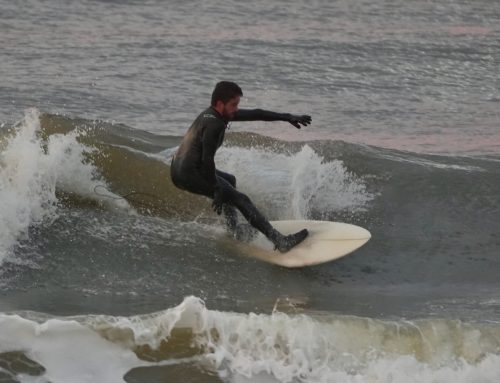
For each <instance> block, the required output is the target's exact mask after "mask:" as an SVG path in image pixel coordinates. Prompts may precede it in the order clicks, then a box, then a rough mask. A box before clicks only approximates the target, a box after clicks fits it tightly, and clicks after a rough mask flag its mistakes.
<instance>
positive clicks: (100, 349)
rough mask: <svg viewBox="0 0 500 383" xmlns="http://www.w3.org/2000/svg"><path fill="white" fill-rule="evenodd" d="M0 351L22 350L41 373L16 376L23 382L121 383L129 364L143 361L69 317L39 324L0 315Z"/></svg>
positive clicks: (129, 366)
mask: <svg viewBox="0 0 500 383" xmlns="http://www.w3.org/2000/svg"><path fill="white" fill-rule="evenodd" d="M0 329H1V330H0V352H4V351H12V350H16V351H18V350H22V351H24V352H25V353H26V355H27V356H28V357H29V358H30V359H32V360H34V361H36V362H37V363H39V364H40V365H42V366H43V367H44V368H45V370H46V371H45V373H44V374H43V375H42V376H38V377H36V380H35V378H34V377H29V376H18V377H17V378H19V379H20V380H21V381H22V382H23V383H27V382H33V381H37V382H52V383H95V382H106V383H123V382H124V380H123V376H124V375H125V374H126V373H127V372H128V371H129V370H130V369H131V368H133V367H136V366H141V365H146V363H144V362H142V361H140V360H139V359H138V358H137V356H136V355H135V354H134V353H133V352H132V351H131V350H128V349H126V348H124V347H122V346H120V345H118V344H115V343H113V342H110V341H108V340H106V339H104V338H103V337H101V336H99V335H98V334H97V333H96V332H94V331H92V330H90V329H89V328H87V327H85V326H83V325H81V324H79V323H77V322H75V321H71V320H58V319H50V320H48V321H46V322H44V323H42V324H38V323H36V322H33V321H30V320H27V319H23V318H20V317H18V316H15V315H14V316H7V315H0Z"/></svg>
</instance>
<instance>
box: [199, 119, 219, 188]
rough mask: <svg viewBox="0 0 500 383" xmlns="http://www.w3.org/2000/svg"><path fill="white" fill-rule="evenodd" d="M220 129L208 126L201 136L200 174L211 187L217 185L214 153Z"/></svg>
mask: <svg viewBox="0 0 500 383" xmlns="http://www.w3.org/2000/svg"><path fill="white" fill-rule="evenodd" d="M221 129H224V127H222V126H221V125H220V124H215V123H212V124H208V125H207V126H205V127H204V128H203V134H202V153H201V172H202V174H203V176H204V178H205V179H206V180H207V181H208V182H210V183H211V184H212V185H214V186H215V185H217V178H216V176H215V152H216V151H217V148H218V143H219V138H220V135H221Z"/></svg>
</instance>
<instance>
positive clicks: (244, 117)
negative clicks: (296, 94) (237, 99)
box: [232, 109, 311, 129]
mask: <svg viewBox="0 0 500 383" xmlns="http://www.w3.org/2000/svg"><path fill="white" fill-rule="evenodd" d="M232 121H287V122H289V123H290V124H292V125H293V126H295V127H296V128H297V129H300V128H301V125H303V126H307V125H309V124H310V123H311V116H309V115H295V114H290V113H276V112H271V111H269V110H263V109H239V110H238V111H237V112H236V114H235V115H234V117H233V119H232Z"/></svg>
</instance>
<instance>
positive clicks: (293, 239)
mask: <svg viewBox="0 0 500 383" xmlns="http://www.w3.org/2000/svg"><path fill="white" fill-rule="evenodd" d="M218 181H219V185H220V186H221V187H222V189H223V195H224V199H225V204H226V205H227V204H229V205H232V206H235V207H236V208H237V209H238V210H239V211H240V212H241V214H243V216H244V217H245V218H246V220H247V221H248V222H249V223H250V224H251V225H252V226H253V227H254V228H256V229H257V230H259V231H260V232H261V233H263V234H264V235H265V236H266V237H267V238H268V239H269V240H270V241H271V242H273V243H274V245H275V248H276V249H278V250H279V251H280V252H282V253H284V252H286V251H288V250H290V249H291V248H292V247H294V246H295V245H297V244H299V243H300V242H302V241H303V240H304V239H305V238H306V237H307V235H308V234H309V233H308V231H307V230H306V229H304V230H301V231H299V232H297V233H295V234H291V235H287V236H284V235H282V234H281V233H280V232H279V231H277V230H276V229H274V227H273V226H272V225H271V224H270V223H269V221H268V220H267V219H266V217H264V216H263V215H262V214H261V213H260V212H259V210H258V209H257V208H256V207H255V205H254V204H253V203H252V201H251V200H250V198H248V196H246V195H245V194H243V193H240V192H239V191H238V190H236V189H235V188H234V187H233V185H231V184H230V183H229V182H228V181H227V180H226V179H224V178H222V177H220V178H218Z"/></svg>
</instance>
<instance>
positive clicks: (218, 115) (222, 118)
mask: <svg viewBox="0 0 500 383" xmlns="http://www.w3.org/2000/svg"><path fill="white" fill-rule="evenodd" d="M209 109H211V110H212V112H213V113H214V114H215V115H216V116H217V117H219V118H220V119H221V120H222V121H224V123H225V124H226V125H227V124H229V120H226V119H225V118H224V117H223V116H222V114H220V113H219V112H218V111H217V109H215V108H214V107H213V106H211V105H210V107H209Z"/></svg>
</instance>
